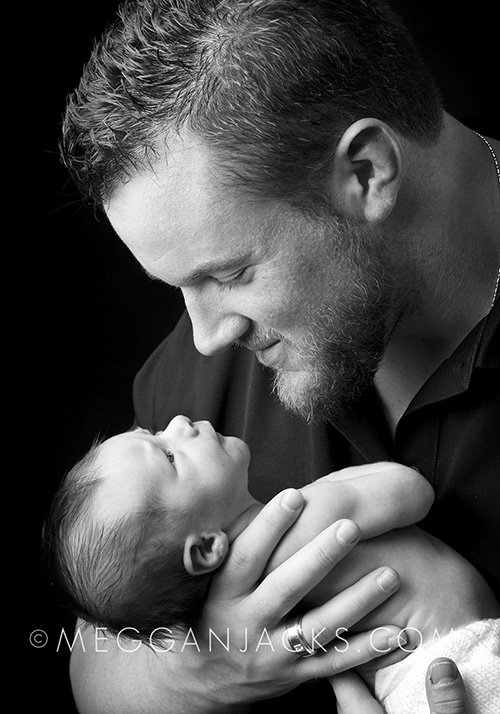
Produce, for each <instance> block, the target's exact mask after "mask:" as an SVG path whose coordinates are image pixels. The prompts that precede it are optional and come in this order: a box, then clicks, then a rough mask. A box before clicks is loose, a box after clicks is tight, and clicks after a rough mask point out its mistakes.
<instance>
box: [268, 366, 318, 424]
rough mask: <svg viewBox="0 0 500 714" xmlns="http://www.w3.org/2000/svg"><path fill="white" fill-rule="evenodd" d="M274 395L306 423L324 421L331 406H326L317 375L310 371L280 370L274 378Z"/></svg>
mask: <svg viewBox="0 0 500 714" xmlns="http://www.w3.org/2000/svg"><path fill="white" fill-rule="evenodd" d="M274 393H275V394H276V396H277V397H278V399H279V400H280V402H281V403H282V404H283V406H284V407H285V409H288V410H289V411H291V412H292V413H294V414H296V415H297V416H299V417H301V418H302V419H305V420H306V421H308V422H319V421H324V420H325V419H327V418H328V415H329V413H330V411H331V405H329V404H326V403H325V401H326V395H325V393H324V389H322V387H321V380H320V378H319V375H316V374H314V372H311V371H310V370H305V369H293V370H289V369H286V370H280V371H278V372H277V373H276V375H275V378H274Z"/></svg>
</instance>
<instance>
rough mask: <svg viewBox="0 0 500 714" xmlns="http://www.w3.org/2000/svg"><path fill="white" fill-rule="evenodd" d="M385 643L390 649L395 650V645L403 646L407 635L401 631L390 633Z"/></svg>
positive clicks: (406, 641) (405, 643)
mask: <svg viewBox="0 0 500 714" xmlns="http://www.w3.org/2000/svg"><path fill="white" fill-rule="evenodd" d="M387 644H388V645H389V647H390V648H391V650H395V649H396V647H404V646H405V645H407V644H408V637H407V635H406V633H405V632H403V631H401V632H399V633H398V634H397V635H391V636H390V637H389V639H388V640H387Z"/></svg>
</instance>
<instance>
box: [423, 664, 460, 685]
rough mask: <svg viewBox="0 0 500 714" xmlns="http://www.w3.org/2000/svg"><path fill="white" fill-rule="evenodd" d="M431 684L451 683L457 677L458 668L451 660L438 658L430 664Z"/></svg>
mask: <svg viewBox="0 0 500 714" xmlns="http://www.w3.org/2000/svg"><path fill="white" fill-rule="evenodd" d="M430 677H431V683H432V684H451V683H452V682H455V680H456V679H457V677H458V669H457V666H456V664H455V663H454V662H452V661H451V660H440V661H439V662H434V663H433V664H432V665H431V671H430Z"/></svg>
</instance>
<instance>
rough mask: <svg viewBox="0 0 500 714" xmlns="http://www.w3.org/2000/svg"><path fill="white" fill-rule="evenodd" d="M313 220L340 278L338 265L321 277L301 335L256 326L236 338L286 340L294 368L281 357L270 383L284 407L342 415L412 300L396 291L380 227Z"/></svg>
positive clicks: (369, 378)
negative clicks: (291, 337) (290, 338)
mask: <svg viewBox="0 0 500 714" xmlns="http://www.w3.org/2000/svg"><path fill="white" fill-rule="evenodd" d="M315 220H316V221H318V220H319V221H321V225H322V230H323V232H324V231H328V236H329V238H330V241H329V244H330V245H332V246H333V248H332V254H331V255H329V256H325V259H326V261H332V262H331V264H333V265H337V266H338V265H339V263H340V264H341V265H342V277H341V279H340V280H339V276H338V271H337V274H336V276H335V280H331V281H330V283H329V282H328V281H326V282H325V285H324V288H323V289H322V293H323V295H324V298H323V299H321V300H318V301H316V303H315V304H313V303H312V302H311V304H309V305H307V306H306V307H305V309H304V312H303V313H302V316H301V323H302V325H307V328H306V330H305V332H303V337H302V338H301V339H299V340H297V341H294V342H293V343H292V342H290V341H288V340H286V339H284V338H283V336H282V335H281V334H279V333H276V332H275V331H272V330H271V331H268V332H260V331H258V330H257V331H256V332H255V333H254V334H252V335H251V336H249V338H248V339H247V340H244V341H243V340H240V341H239V344H241V345H243V346H251V345H252V344H258V343H259V342H260V343H263V342H265V341H266V340H267V339H269V338H275V339H279V340H281V341H282V342H283V343H285V346H286V350H287V351H288V352H289V354H291V355H294V356H295V358H296V359H297V358H298V362H299V364H300V369H287V360H286V359H285V360H284V362H283V364H282V365H280V366H278V367H276V368H275V369H274V371H275V376H274V382H273V391H274V393H275V394H276V395H277V397H278V398H279V400H280V401H281V403H282V404H283V405H284V406H285V408H287V409H288V410H290V411H291V412H293V413H295V414H297V415H298V416H300V417H302V418H303V419H305V420H306V421H308V422H316V423H318V422H321V421H329V420H331V419H333V418H335V417H336V416H339V415H341V414H342V413H343V412H345V411H346V409H348V408H349V407H351V406H352V405H353V404H355V403H356V401H358V400H359V399H360V397H361V396H362V395H363V394H364V393H365V392H366V390H367V389H368V388H369V387H370V386H371V385H372V383H373V380H374V377H375V374H376V372H377V369H378V367H379V366H380V363H381V361H382V358H383V356H384V353H385V350H386V348H387V344H388V342H389V340H390V337H391V335H392V333H393V331H394V329H395V327H396V325H397V324H398V322H399V320H400V319H401V318H402V316H403V315H404V314H407V313H408V312H410V311H412V310H413V305H414V304H415V303H414V300H413V296H412V293H411V290H409V289H407V290H406V291H405V294H404V295H398V294H397V291H396V270H395V263H394V255H393V254H392V253H391V251H390V250H389V248H388V246H387V243H386V240H385V237H384V234H383V232H382V231H381V230H380V229H378V230H374V229H373V228H366V227H361V228H360V227H359V226H354V225H352V224H351V223H350V222H349V221H347V220H346V219H345V218H343V217H338V216H331V215H329V216H328V217H326V218H325V217H321V218H320V219H318V218H316V219H315ZM316 230H317V227H316Z"/></svg>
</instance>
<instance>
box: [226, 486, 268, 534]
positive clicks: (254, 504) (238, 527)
mask: <svg viewBox="0 0 500 714" xmlns="http://www.w3.org/2000/svg"><path fill="white" fill-rule="evenodd" d="M262 508H263V505H262V503H259V501H256V500H255V499H254V498H253V497H252V496H249V503H246V504H245V508H244V509H243V510H242V512H241V513H240V515H239V516H237V518H235V519H234V520H233V522H232V523H231V524H230V525H229V526H228V528H226V529H224V530H225V531H226V534H227V537H228V539H229V543H232V542H233V540H235V539H236V538H237V537H238V536H239V535H240V533H242V531H244V530H245V528H246V527H247V526H248V525H249V524H250V523H251V522H252V521H253V519H254V518H255V516H256V515H257V514H258V513H260V511H261V510H262Z"/></svg>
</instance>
